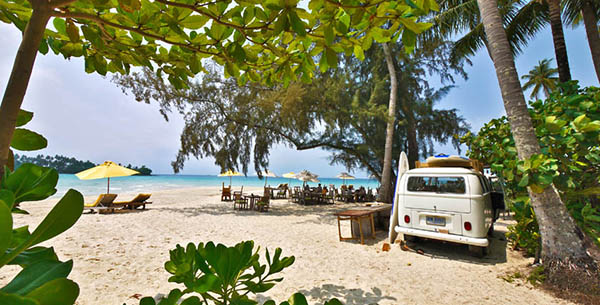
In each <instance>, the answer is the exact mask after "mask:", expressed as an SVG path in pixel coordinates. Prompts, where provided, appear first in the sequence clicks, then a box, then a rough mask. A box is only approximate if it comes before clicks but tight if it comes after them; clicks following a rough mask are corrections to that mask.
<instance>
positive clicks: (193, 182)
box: [54, 174, 379, 196]
mask: <svg viewBox="0 0 600 305" xmlns="http://www.w3.org/2000/svg"><path fill="white" fill-rule="evenodd" d="M319 180H320V183H321V185H324V186H329V185H330V184H333V185H335V186H336V187H338V188H339V187H340V185H342V184H343V180H342V179H339V178H321V177H319ZM222 183H225V185H228V184H229V177H218V176H215V175H168V174H165V175H152V176H128V177H115V178H110V192H111V193H113V194H121V193H152V192H155V191H161V190H172V189H179V188H191V187H203V186H212V187H219V186H221V185H222ZM281 183H288V185H290V186H301V185H302V183H303V182H302V181H300V180H298V179H288V178H282V177H275V178H268V180H267V185H270V186H272V187H276V186H277V185H279V184H281ZM308 184H309V185H310V186H317V185H318V184H319V183H314V182H308ZM346 184H353V185H354V186H355V187H360V186H364V187H365V188H373V189H375V188H377V187H379V182H378V181H377V180H375V179H366V178H357V179H352V180H346ZM231 185H232V187H233V188H234V190H235V189H239V188H240V187H241V186H248V187H262V186H264V185H265V180H264V178H263V179H259V178H258V177H257V176H248V177H244V176H239V177H231ZM56 188H57V192H56V194H55V195H54V196H62V195H64V194H65V193H66V192H67V190H69V189H71V188H72V189H75V190H77V191H79V192H81V193H82V194H83V195H84V196H94V195H98V194H103V193H106V179H95V180H81V179H79V178H77V177H76V176H75V175H73V174H60V175H59V179H58V185H57V186H56Z"/></svg>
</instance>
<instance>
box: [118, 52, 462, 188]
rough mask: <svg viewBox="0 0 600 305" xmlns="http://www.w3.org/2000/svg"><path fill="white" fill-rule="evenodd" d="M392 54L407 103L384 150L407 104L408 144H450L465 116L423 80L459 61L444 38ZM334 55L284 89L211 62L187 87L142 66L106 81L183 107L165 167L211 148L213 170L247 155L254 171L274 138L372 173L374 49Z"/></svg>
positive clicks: (456, 68)
mask: <svg viewBox="0 0 600 305" xmlns="http://www.w3.org/2000/svg"><path fill="white" fill-rule="evenodd" d="M394 48H395V50H396V51H398V50H399V49H400V48H401V46H399V45H397V46H395V47H394ZM396 54H399V55H398V57H397V61H396V65H397V66H398V67H397V71H398V72H397V74H398V79H399V80H400V81H399V92H398V97H399V101H400V103H402V104H406V105H407V106H408V108H407V107H398V109H397V111H396V117H397V121H398V122H399V124H396V127H395V128H396V131H395V133H394V134H395V135H396V136H395V141H394V154H396V155H397V154H399V153H400V151H401V150H406V149H407V144H406V137H407V133H408V131H407V129H408V126H407V123H406V116H407V115H406V114H405V111H407V109H408V111H410V115H412V116H414V117H416V122H417V125H416V126H414V128H415V130H416V133H417V135H418V139H419V145H418V147H415V148H414V149H417V150H418V152H420V153H421V154H422V155H427V154H429V153H431V152H432V149H433V145H434V142H441V143H446V141H448V140H449V139H452V141H453V143H454V144H455V146H456V147H457V148H458V147H459V143H458V140H457V139H454V138H453V135H454V134H464V133H466V131H467V130H468V124H466V122H465V121H464V119H463V118H462V117H460V116H459V115H458V114H457V111H456V110H455V109H450V110H439V109H435V107H434V105H435V103H436V102H437V101H438V100H439V99H441V98H442V97H443V96H444V95H445V94H446V93H447V92H448V90H450V89H451V86H444V87H442V88H439V89H435V88H432V87H431V86H430V85H429V83H428V78H429V76H431V75H438V76H440V77H441V78H443V79H444V81H447V82H451V81H453V79H452V73H451V72H457V73H459V74H461V73H462V74H464V71H463V70H462V65H460V64H457V65H453V64H451V63H450V61H449V60H447V59H448V57H449V54H450V44H447V43H440V44H438V45H435V46H433V45H432V46H430V47H429V48H422V49H420V50H419V51H417V53H416V54H413V55H408V54H405V53H403V52H396ZM339 61H340V62H341V64H340V66H339V67H338V68H337V69H335V70H330V71H327V72H325V73H317V75H316V76H315V79H314V80H313V82H312V83H311V84H303V83H301V82H292V83H291V84H290V85H289V86H288V87H284V86H281V85H280V86H275V87H268V86H263V85H260V84H256V83H249V84H245V85H239V84H238V83H237V82H236V81H235V80H233V79H223V77H222V76H221V73H220V72H219V71H218V69H211V70H210V71H211V72H210V73H208V74H206V75H204V76H203V77H202V79H201V80H199V81H198V82H196V83H191V84H190V89H189V90H179V89H176V88H175V87H173V86H170V85H168V84H165V83H164V82H163V80H162V79H161V78H159V77H157V76H156V74H154V73H152V72H151V71H148V70H146V71H144V73H135V74H132V75H131V76H124V77H121V78H116V79H115V81H116V82H117V83H118V85H119V86H121V87H122V88H123V90H124V91H126V92H132V93H133V94H134V95H135V97H136V99H137V100H139V101H145V102H147V103H150V102H154V101H157V102H158V103H159V105H160V107H161V112H162V113H163V115H165V117H168V113H169V112H170V111H173V110H175V111H179V112H181V113H182V114H183V115H184V118H185V123H186V124H185V127H184V130H183V132H182V135H181V149H180V151H179V154H178V156H177V159H176V161H175V162H173V168H174V170H175V171H178V170H179V169H181V168H182V167H183V165H184V163H185V160H186V159H187V158H189V157H192V156H193V157H198V158H201V157H206V156H211V157H214V158H215V159H216V163H217V164H218V165H219V166H221V167H222V168H223V169H227V168H241V171H243V172H247V171H248V166H249V164H250V163H251V162H252V163H254V166H255V169H256V171H257V172H260V171H262V170H264V169H265V168H267V166H268V162H269V161H268V157H269V150H270V149H271V148H272V147H273V145H276V144H283V145H289V146H291V147H293V148H296V149H299V150H304V149H312V148H323V149H325V150H328V151H331V153H332V155H331V162H332V163H338V164H342V165H344V166H346V167H347V168H349V169H354V168H362V169H365V170H367V171H369V172H370V173H372V174H373V175H374V176H376V177H377V178H379V176H380V175H381V171H382V163H381V162H382V160H383V153H384V151H383V149H384V147H383V145H381V144H382V143H383V142H384V139H385V128H386V122H387V100H388V97H389V93H388V91H389V86H390V84H389V77H388V75H387V69H386V67H385V61H384V59H383V52H382V50H381V47H379V46H376V47H375V46H374V47H373V48H371V49H370V50H369V51H368V52H367V53H366V54H365V60H364V61H362V62H361V61H360V60H357V59H356V58H353V57H351V56H348V57H345V56H340V59H339Z"/></svg>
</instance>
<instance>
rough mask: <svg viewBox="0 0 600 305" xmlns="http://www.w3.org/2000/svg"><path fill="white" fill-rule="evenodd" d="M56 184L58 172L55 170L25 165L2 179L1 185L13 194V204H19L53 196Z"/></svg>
mask: <svg viewBox="0 0 600 305" xmlns="http://www.w3.org/2000/svg"><path fill="white" fill-rule="evenodd" d="M57 182H58V172H57V171H56V170H55V169H52V168H48V167H41V166H37V165H34V164H30V163H25V164H22V165H21V166H19V168H17V170H15V171H14V172H12V173H11V174H9V175H8V177H7V178H6V179H3V180H2V185H3V187H4V188H5V189H8V190H10V191H12V192H13V194H14V195H15V203H20V202H23V201H37V200H43V199H46V198H48V197H50V196H52V195H54V193H56V188H55V186H56V183H57Z"/></svg>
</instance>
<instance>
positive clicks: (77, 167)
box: [15, 154, 152, 176]
mask: <svg viewBox="0 0 600 305" xmlns="http://www.w3.org/2000/svg"><path fill="white" fill-rule="evenodd" d="M23 163H33V164H36V165H39V166H46V167H52V168H54V169H56V170H57V171H58V172H59V173H61V174H75V173H78V172H80V171H83V170H86V169H88V168H92V167H94V166H96V164H94V163H93V162H91V161H89V160H88V161H81V160H77V159H75V158H73V157H66V156H61V155H56V156H54V157H53V156H45V155H37V156H35V157H29V156H24V155H18V154H15V168H17V167H19V166H20V165H21V164H23ZM119 165H122V164H119ZM125 167H127V168H130V169H132V170H135V171H138V172H140V174H139V175H140V176H150V175H152V170H151V169H149V168H147V167H146V165H142V166H141V167H137V166H132V165H131V164H128V165H127V166H125Z"/></svg>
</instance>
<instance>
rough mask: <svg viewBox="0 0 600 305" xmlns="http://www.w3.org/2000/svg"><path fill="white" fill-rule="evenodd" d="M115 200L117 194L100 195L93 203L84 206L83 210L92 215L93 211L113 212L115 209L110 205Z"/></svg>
mask: <svg viewBox="0 0 600 305" xmlns="http://www.w3.org/2000/svg"><path fill="white" fill-rule="evenodd" d="M116 198H117V194H100V195H99V196H98V199H96V201H95V202H94V203H91V204H85V205H84V206H83V208H84V209H85V210H89V211H90V213H94V210H107V209H112V210H114V209H115V207H113V206H112V204H113V201H115V199H116Z"/></svg>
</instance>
